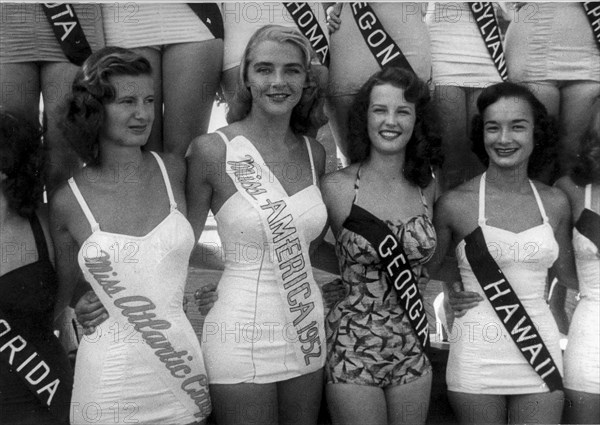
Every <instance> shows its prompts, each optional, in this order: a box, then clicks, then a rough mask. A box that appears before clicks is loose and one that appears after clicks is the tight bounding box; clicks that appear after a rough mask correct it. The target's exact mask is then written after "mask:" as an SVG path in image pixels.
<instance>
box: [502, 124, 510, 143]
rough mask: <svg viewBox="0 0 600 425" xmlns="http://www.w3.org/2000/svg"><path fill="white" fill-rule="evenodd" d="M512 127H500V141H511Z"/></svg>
mask: <svg viewBox="0 0 600 425" xmlns="http://www.w3.org/2000/svg"><path fill="white" fill-rule="evenodd" d="M510 139H511V137H510V129H508V128H504V127H503V128H501V129H500V143H508V142H510Z"/></svg>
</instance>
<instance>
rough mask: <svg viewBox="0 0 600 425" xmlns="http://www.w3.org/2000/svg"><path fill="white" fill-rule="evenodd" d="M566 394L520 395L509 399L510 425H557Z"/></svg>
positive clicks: (560, 392)
mask: <svg viewBox="0 0 600 425" xmlns="http://www.w3.org/2000/svg"><path fill="white" fill-rule="evenodd" d="M563 401H564V393H563V392H562V391H552V392H550V393H537V394H520V395H513V396H510V397H508V421H509V423H514V424H521V423H537V424H557V423H559V422H560V419H561V417H562V411H563Z"/></svg>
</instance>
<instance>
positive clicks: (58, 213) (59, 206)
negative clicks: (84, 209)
mask: <svg viewBox="0 0 600 425" xmlns="http://www.w3.org/2000/svg"><path fill="white" fill-rule="evenodd" d="M76 208H79V206H78V205H77V200H76V199H75V196H74V194H73V191H72V190H71V188H70V187H69V184H68V183H66V182H65V183H63V184H62V185H60V186H59V187H58V188H56V189H55V190H54V192H53V193H52V196H51V197H50V201H49V203H48V210H49V221H50V224H51V226H59V227H63V226H64V225H65V223H67V222H68V220H69V217H70V216H71V215H72V214H73V211H75V210H76Z"/></svg>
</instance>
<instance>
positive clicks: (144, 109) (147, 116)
mask: <svg viewBox="0 0 600 425" xmlns="http://www.w3.org/2000/svg"><path fill="white" fill-rule="evenodd" d="M134 117H135V118H136V119H137V120H140V121H149V120H152V118H153V117H154V105H153V104H151V103H145V102H139V103H138V104H137V106H136V108H135V111H134Z"/></svg>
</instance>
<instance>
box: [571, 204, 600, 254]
mask: <svg viewBox="0 0 600 425" xmlns="http://www.w3.org/2000/svg"><path fill="white" fill-rule="evenodd" d="M575 228H576V229H577V230H578V231H579V233H581V234H582V235H583V236H585V237H586V238H588V239H589V240H591V241H592V242H594V245H596V247H597V248H599V249H600V215H598V214H596V213H595V212H594V211H592V210H589V209H587V208H584V210H583V211H582V212H581V215H580V216H579V219H578V220H577V223H575Z"/></svg>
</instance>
